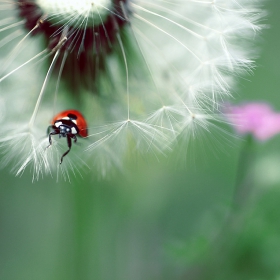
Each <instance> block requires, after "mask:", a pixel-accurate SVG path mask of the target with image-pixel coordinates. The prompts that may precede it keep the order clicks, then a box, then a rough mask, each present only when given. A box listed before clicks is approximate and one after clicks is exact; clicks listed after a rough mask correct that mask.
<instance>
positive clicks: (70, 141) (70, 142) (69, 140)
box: [60, 135, 72, 164]
mask: <svg viewBox="0 0 280 280" xmlns="http://www.w3.org/2000/svg"><path fill="white" fill-rule="evenodd" d="M66 137H67V144H68V148H69V149H68V150H67V151H66V152H65V153H64V154H63V155H62V156H61V159H60V164H61V163H62V161H63V158H64V157H65V156H66V155H67V154H68V153H69V152H70V150H71V147H72V140H71V137H70V136H69V135H67V136H66Z"/></svg>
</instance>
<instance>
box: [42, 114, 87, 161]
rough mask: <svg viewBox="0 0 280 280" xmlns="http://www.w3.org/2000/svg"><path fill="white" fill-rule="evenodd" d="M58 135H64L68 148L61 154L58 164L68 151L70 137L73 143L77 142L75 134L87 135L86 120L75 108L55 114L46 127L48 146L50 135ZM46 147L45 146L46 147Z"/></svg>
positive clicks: (50, 139) (70, 141)
mask: <svg viewBox="0 0 280 280" xmlns="http://www.w3.org/2000/svg"><path fill="white" fill-rule="evenodd" d="M57 134H58V135H59V138H60V137H66V139H67V145H68V150H67V151H66V152H65V153H64V154H63V155H62V156H61V159H60V164H61V163H62V161H63V158H64V157H65V156H66V155H67V154H68V153H69V152H70V150H71V147H72V139H74V143H76V142H77V137H76V136H77V135H78V136H80V137H83V138H85V137H87V136H88V131H87V122H86V120H85V118H84V117H83V115H82V114H81V113H80V112H79V111H77V110H66V111H63V112H61V113H59V114H57V115H56V116H55V117H54V118H53V120H52V125H50V126H49V127H48V135H49V143H50V144H49V146H48V147H50V146H51V145H52V135H57ZM48 147H47V148H48Z"/></svg>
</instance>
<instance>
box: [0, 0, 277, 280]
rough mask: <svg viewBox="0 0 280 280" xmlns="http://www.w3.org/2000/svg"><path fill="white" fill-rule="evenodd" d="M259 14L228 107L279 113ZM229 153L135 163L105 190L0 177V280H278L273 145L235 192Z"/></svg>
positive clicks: (91, 177)
mask: <svg viewBox="0 0 280 280" xmlns="http://www.w3.org/2000/svg"><path fill="white" fill-rule="evenodd" d="M265 7H266V9H267V10H268V12H269V14H268V16H267V21H266V23H267V24H269V25H270V28H269V29H266V30H264V31H263V36H262V38H263V40H262V42H261V45H262V52H261V57H260V59H258V60H257V65H258V68H257V69H256V71H255V72H254V76H251V77H247V78H248V80H249V81H248V80H246V79H240V80H239V87H238V88H236V93H235V97H236V100H235V101H234V102H236V103H238V102H241V101H244V100H246V101H251V100H252V101H255V100H264V101H268V102H270V103H271V104H273V106H274V108H275V109H277V110H279V111H280V97H279V93H280V91H279V88H280V76H279V75H280V55H279V50H280V17H279V14H280V2H279V1H278V0H274V1H267V2H266V3H265ZM206 137H207V135H206ZM209 137H210V136H209ZM221 141H222V140H221ZM230 143H231V144H225V145H224V146H223V149H220V147H219V145H218V144H216V145H215V141H213V145H211V144H209V145H208V144H207V143H206V145H205V146H204V151H203V152H199V151H198V154H197V156H195V151H194V153H192V157H196V158H195V161H192V160H187V163H186V165H184V166H180V168H178V167H179V165H180V164H179V163H178V162H176V160H175V159H170V160H169V161H162V162H161V163H156V164H155V163H154V162H152V161H149V160H140V161H138V162H137V163H136V164H135V165H133V166H131V167H130V169H129V170H127V175H126V176H121V175H119V176H117V177H114V176H112V177H111V178H109V179H107V180H99V179H98V175H97V174H88V175H84V179H80V178H79V177H78V178H72V180H73V182H72V183H71V184H70V183H68V182H63V181H60V182H59V183H56V182H55V180H54V179H51V178H44V179H43V180H40V181H39V182H34V183H32V182H31V179H30V174H29V173H28V172H26V173H25V174H24V175H23V176H22V177H20V178H19V177H17V178H15V177H14V175H11V174H10V173H9V169H6V170H1V173H0V176H1V178H0V180H1V183H0V185H1V187H0V258H1V259H0V279H3V280H31V279H36V280H44V279H46V280H55V279H57V280H58V279H59V280H60V279H67V280H71V279H83V280H87V279H98V280H103V279H104V280H108V279H122V280H127V279H130V280H131V279H133V280H138V279H139V280H140V279H141V280H142V279H149V280H150V279H151V280H156V279H217V280H218V279H239V280H242V279H248V280H249V279H252V280H253V279H254V280H261V279H265V280H268V279H271V280H279V279H280V218H279V217H280V135H279V136H276V137H274V138H273V139H271V140H269V141H267V142H265V143H256V144H255V146H254V151H253V153H254V155H255V158H254V161H253V162H252V164H251V166H249V167H247V171H248V174H249V175H250V181H249V182H248V184H247V185H245V186H242V188H239V189H238V190H237V192H236V186H235V185H236V176H237V175H236V173H237V166H238V161H239V157H242V156H243V154H242V152H241V151H242V147H243V146H244V145H245V140H243V141H242V140H240V139H239V140H238V139H234V138H232V139H230ZM224 150H226V152H224Z"/></svg>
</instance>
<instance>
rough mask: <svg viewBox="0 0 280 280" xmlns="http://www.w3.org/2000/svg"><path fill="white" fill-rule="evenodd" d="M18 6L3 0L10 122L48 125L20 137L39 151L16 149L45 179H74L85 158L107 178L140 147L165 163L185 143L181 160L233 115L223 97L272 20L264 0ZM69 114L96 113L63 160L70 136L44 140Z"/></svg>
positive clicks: (2, 86)
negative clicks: (224, 111) (58, 118)
mask: <svg viewBox="0 0 280 280" xmlns="http://www.w3.org/2000/svg"><path fill="white" fill-rule="evenodd" d="M11 3H13V5H11V7H7V5H6V4H7V3H6V1H4V0H3V1H0V13H1V15H3V16H2V18H3V19H1V21H0V51H1V52H0V54H1V55H0V60H1V63H2V62H3V64H2V65H3V67H1V69H0V90H1V98H2V99H3V102H4V104H5V108H6V110H4V112H5V114H4V118H5V124H10V123H13V124H14V123H16V121H17V120H18V119H20V120H21V121H23V119H25V120H26V122H25V124H23V125H20V127H25V128H28V129H27V131H30V129H31V131H33V129H35V127H36V129H37V130H38V131H37V132H36V133H33V132H32V134H31V135H32V137H31V136H29V138H28V137H27V138H24V139H25V140H23V141H22V142H28V143H29V144H28V145H26V147H29V148H28V149H27V151H25V150H20V151H21V152H17V154H18V155H20V154H21V157H22V158H23V159H24V158H26V159H27V162H28V164H23V165H22V164H21V165H20V166H18V167H17V169H18V170H20V171H23V170H24V169H26V167H27V166H32V163H31V162H33V164H35V165H37V166H39V167H38V169H34V170H35V173H36V174H39V173H41V174H42V173H48V174H53V172H54V171H55V170H59V172H61V173H63V174H65V176H64V177H65V178H66V177H67V176H68V175H67V170H68V169H69V170H72V171H73V172H74V171H75V172H77V170H79V167H78V166H83V164H84V163H82V160H81V159H83V160H84V161H85V164H87V165H88V166H89V167H90V168H92V167H93V168H94V169H95V170H98V171H97V172H98V173H100V174H101V176H107V174H108V173H109V172H108V171H109V170H110V169H113V168H114V166H115V167H116V168H117V169H119V170H121V169H122V168H123V163H124V162H125V161H126V160H127V159H128V158H130V157H131V155H132V154H134V153H136V154H140V155H141V156H143V155H144V154H153V155H154V156H155V158H158V157H159V156H160V155H163V156H165V155H168V154H169V153H170V152H171V149H172V148H173V147H175V146H176V145H178V143H179V142H180V146H181V147H182V149H183V151H182V152H181V155H183V153H184V151H185V152H187V150H188V145H189V143H190V142H191V141H192V142H209V141H207V135H212V130H213V129H216V126H217V125H216V123H217V122H219V121H220V122H223V121H222V120H221V118H220V117H219V114H220V103H223V102H224V101H225V100H227V99H228V98H231V97H232V96H233V95H234V94H235V90H236V87H235V85H236V80H237V79H239V78H240V77H244V76H245V77H246V75H248V74H249V75H250V74H252V73H253V71H254V67H255V63H254V61H255V59H256V57H257V55H258V47H257V46H256V45H257V42H258V40H257V38H258V34H259V32H260V31H261V30H262V28H263V25H262V23H261V21H262V18H263V17H264V16H265V12H264V11H263V9H262V7H261V4H262V0H258V1H251V0H237V1H236V0H216V1H193V0H174V1H164V0H155V1H147V0H130V1H128V0H127V1H119V0H115V1H109V0H99V1H97V0H96V1H86V0H83V1H64V0H63V1H56V0H51V1H44V0H39V1H32V2H30V1H25V0H21V1H15V2H11ZM1 7H2V8H1ZM18 14H19V16H18ZM10 104H13V111H11V110H10V109H9V108H11V106H10ZM67 109H76V110H79V111H80V112H81V113H82V114H83V115H84V116H85V117H86V119H87V122H88V126H89V127H88V130H89V136H88V137H87V138H86V139H79V140H81V141H79V140H78V142H80V143H81V146H78V145H77V146H75V149H74V150H75V151H73V155H72V151H71V154H70V153H69V155H67V156H66V157H65V165H64V162H63V166H61V167H59V166H58V165H57V161H56V160H57V158H56V157H58V158H59V156H61V151H63V149H65V141H63V140H65V139H56V140H55V141H54V143H55V144H54V145H53V147H51V148H49V149H47V151H46V152H42V153H41V149H43V148H41V147H43V146H44V147H46V146H48V139H47V135H46V132H45V131H46V129H47V127H48V125H50V121H51V120H52V119H53V117H54V116H55V115H56V114H57V113H59V112H60V111H63V110H67ZM213 123H215V125H213ZM12 127H14V126H12ZM17 131H19V130H18V129H6V130H5V137H8V136H9V135H10V136H11V139H12V141H10V140H9V139H10V138H5V137H4V138H3V139H6V140H7V141H4V140H3V141H2V142H3V145H2V148H3V149H5V147H8V146H6V143H8V142H9V141H10V142H11V143H14V144H13V145H15V146H17V147H18V145H17V144H16V143H17V142H19V141H18V140H14V139H17V136H16V133H17ZM25 131H26V130H25ZM202 131H204V132H205V133H202ZM28 133H29V132H28ZM26 135H27V134H26ZM41 137H42V138H43V139H44V140H42V138H41ZM209 137H210V136H209ZM22 139H23V138H22ZM34 139H35V140H34ZM217 142H218V141H217ZM33 143H34V144H33ZM42 143H43V144H42ZM60 147H61V148H60ZM7 150H8V151H10V152H11V153H15V151H13V150H12V149H7ZM30 151H36V152H34V155H35V154H36V156H34V155H33V153H31V152H30ZM52 153H53V154H52ZM79 153H80V154H79ZM75 154H76V155H77V159H75ZM7 155H8V154H7ZM38 155H39V156H38ZM7 158H9V156H7ZM4 161H5V160H4ZM29 162H30V163H29ZM22 166H26V167H24V168H22ZM74 166H76V167H74ZM37 170H40V172H38V171H37ZM43 170H44V171H43ZM62 170H64V171H62ZM75 172H74V173H75ZM93 172H94V171H93Z"/></svg>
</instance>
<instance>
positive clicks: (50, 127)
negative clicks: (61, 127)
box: [47, 125, 53, 135]
mask: <svg viewBox="0 0 280 280" xmlns="http://www.w3.org/2000/svg"><path fill="white" fill-rule="evenodd" d="M52 128H53V126H52V125H50V126H48V129H47V135H49V134H50V132H51V129H52Z"/></svg>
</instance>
